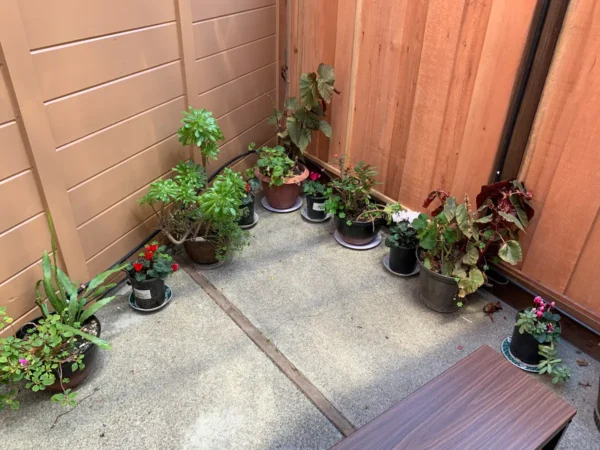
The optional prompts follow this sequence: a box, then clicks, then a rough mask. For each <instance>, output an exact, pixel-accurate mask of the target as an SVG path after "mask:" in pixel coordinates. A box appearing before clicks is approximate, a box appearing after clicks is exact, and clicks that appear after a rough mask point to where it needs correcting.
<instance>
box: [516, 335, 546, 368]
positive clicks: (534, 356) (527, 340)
mask: <svg viewBox="0 0 600 450" xmlns="http://www.w3.org/2000/svg"><path fill="white" fill-rule="evenodd" d="M539 345H540V344H539V342H538V341H536V340H535V338H534V337H533V336H532V335H530V334H529V333H523V334H521V333H519V327H517V326H516V325H515V328H514V330H513V335H512V338H511V340H510V352H511V353H512V355H513V356H514V357H515V358H518V359H520V360H521V361H523V362H524V363H525V364H533V365H537V364H539V363H540V361H541V360H542V355H540V354H538V347H539Z"/></svg>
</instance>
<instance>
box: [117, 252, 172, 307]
mask: <svg viewBox="0 0 600 450" xmlns="http://www.w3.org/2000/svg"><path fill="white" fill-rule="evenodd" d="M166 250H167V247H166V246H165V245H161V246H159V245H158V242H156V241H155V242H152V243H150V244H147V245H146V246H145V247H144V251H143V252H142V253H140V254H139V255H138V257H137V260H136V261H135V262H133V263H128V264H127V265H126V266H125V272H126V273H127V278H128V279H129V282H130V283H131V287H132V289H133V298H134V300H135V304H136V306H137V307H138V308H140V309H154V308H157V307H159V306H161V305H162V304H163V303H164V302H165V278H167V277H168V276H169V275H171V274H172V273H173V272H175V271H176V270H177V269H179V265H178V264H177V263H174V262H173V258H172V257H171V256H170V255H168V254H166V253H165V251H166Z"/></svg>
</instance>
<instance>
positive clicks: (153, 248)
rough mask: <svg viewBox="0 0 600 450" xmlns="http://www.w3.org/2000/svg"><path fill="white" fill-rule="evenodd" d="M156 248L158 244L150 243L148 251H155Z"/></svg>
mask: <svg viewBox="0 0 600 450" xmlns="http://www.w3.org/2000/svg"><path fill="white" fill-rule="evenodd" d="M156 250H158V244H152V245H151V246H150V251H152V252H155V251H156Z"/></svg>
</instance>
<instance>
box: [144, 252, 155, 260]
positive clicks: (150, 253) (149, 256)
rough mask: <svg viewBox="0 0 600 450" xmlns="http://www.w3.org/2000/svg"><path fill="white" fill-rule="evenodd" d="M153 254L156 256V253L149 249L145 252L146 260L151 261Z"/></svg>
mask: <svg viewBox="0 0 600 450" xmlns="http://www.w3.org/2000/svg"><path fill="white" fill-rule="evenodd" d="M153 256H154V253H152V252H151V251H147V252H146V253H144V257H145V258H146V261H150V260H151V259H152V257H153Z"/></svg>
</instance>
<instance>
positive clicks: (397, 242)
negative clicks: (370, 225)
mask: <svg viewBox="0 0 600 450" xmlns="http://www.w3.org/2000/svg"><path fill="white" fill-rule="evenodd" d="M389 229H390V235H389V236H388V238H387V239H386V240H385V245H386V246H388V247H397V248H414V249H416V248H417V246H418V245H419V240H418V239H417V231H416V230H415V229H414V228H413V227H412V225H411V224H410V222H409V221H408V220H403V221H401V222H398V223H396V224H394V225H392V226H390V227H389Z"/></svg>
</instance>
